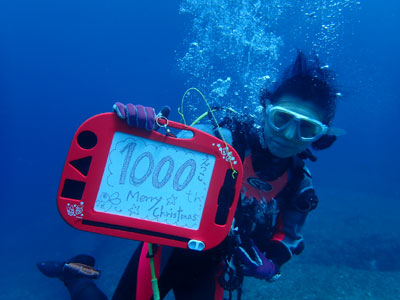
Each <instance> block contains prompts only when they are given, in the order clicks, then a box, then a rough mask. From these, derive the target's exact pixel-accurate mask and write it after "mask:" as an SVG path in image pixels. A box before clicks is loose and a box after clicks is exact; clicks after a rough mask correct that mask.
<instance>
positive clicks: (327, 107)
mask: <svg viewBox="0 0 400 300" xmlns="http://www.w3.org/2000/svg"><path fill="white" fill-rule="evenodd" d="M333 81H334V74H333V72H332V71H330V70H329V69H328V67H321V65H320V62H319V59H318V57H317V56H316V55H315V56H314V59H313V60H308V59H307V57H306V56H305V55H304V53H303V52H301V51H298V53H297V57H296V60H295V61H294V63H293V64H292V65H290V66H289V67H288V68H287V69H286V70H285V72H284V73H283V74H282V76H281V77H280V78H279V80H278V81H277V82H276V84H275V87H274V88H273V90H272V91H269V90H268V89H266V88H262V89H261V93H260V102H261V105H262V106H264V107H265V103H266V101H267V100H268V101H269V102H270V103H271V104H274V103H275V102H276V101H277V100H278V99H279V98H280V97H282V96H283V95H292V96H296V97H299V98H301V99H302V100H304V101H310V102H312V103H313V104H315V105H316V106H317V107H319V108H321V110H322V112H323V119H322V122H323V123H324V124H327V125H329V124H330V123H331V121H332V119H333V117H334V115H335V112H336V100H337V95H338V93H337V90H336V88H335V85H334V83H333ZM335 141H336V136H334V135H328V134H325V135H323V136H322V137H321V138H320V139H319V140H317V141H315V142H313V143H312V147H313V148H314V149H316V150H323V149H326V148H328V147H330V146H331V145H332V144H333V143H334V142H335Z"/></svg>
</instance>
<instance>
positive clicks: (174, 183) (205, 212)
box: [57, 113, 243, 250]
mask: <svg viewBox="0 0 400 300" xmlns="http://www.w3.org/2000/svg"><path fill="white" fill-rule="evenodd" d="M168 126H169V127H172V128H176V129H181V130H184V131H185V132H187V131H190V132H191V135H190V136H191V137H190V138H179V137H178V138H177V137H171V136H167V135H164V134H161V133H158V132H156V131H152V132H147V131H144V130H140V129H135V128H131V127H129V126H128V125H126V124H125V123H124V122H123V121H122V120H120V119H119V118H118V117H117V116H116V115H115V114H114V113H105V114H100V115H96V116H94V117H92V118H90V119H89V120H87V121H86V122H85V123H83V124H82V125H81V126H80V127H79V129H78V130H77V132H76V134H75V136H74V138H73V141H72V144H71V147H70V149H69V152H68V156H67V159H66V162H65V165H64V170H63V174H62V177H61V182H60V186H59V190H58V196H57V204H58V209H59V212H60V214H61V216H62V217H63V218H64V220H65V221H66V222H67V223H69V224H70V225H72V226H73V227H75V228H77V229H80V230H86V231H91V232H96V233H101V234H107V235H113V236H118V237H123V238H129V239H134V240H141V241H145V242H152V243H157V244H161V245H169V246H174V247H181V248H189V249H194V250H204V249H210V248H213V247H215V246H217V245H218V244H219V243H220V242H222V241H223V239H224V238H225V237H226V235H227V234H228V232H229V229H230V226H231V224H232V221H233V216H234V212H235V209H236V205H237V201H238V196H239V193H240V187H241V178H242V172H243V171H242V163H241V161H240V158H239V156H238V154H237V153H236V152H235V150H234V149H233V148H232V147H231V146H229V145H227V146H226V145H225V144H224V143H223V142H222V141H221V140H219V139H217V138H216V137H214V136H211V135H209V134H207V133H204V132H202V131H200V130H197V129H194V128H192V127H189V126H185V125H182V124H180V123H176V122H171V121H169V123H168ZM233 169H234V170H235V172H234V171H233ZM233 173H234V174H233Z"/></svg>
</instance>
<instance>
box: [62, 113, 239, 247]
mask: <svg viewBox="0 0 400 300" xmlns="http://www.w3.org/2000/svg"><path fill="white" fill-rule="evenodd" d="M168 126H169V127H172V128H177V129H182V130H189V131H192V132H193V137H192V138H190V139H186V138H185V139H179V138H174V137H169V136H166V135H164V134H161V133H158V132H156V131H151V132H147V131H144V130H139V129H135V128H131V127H129V126H128V125H126V124H125V122H123V121H122V120H120V119H119V118H118V117H117V116H116V114H114V113H104V114H100V115H96V116H94V117H92V118H90V119H89V120H87V121H86V122H85V123H83V124H82V125H81V126H80V127H79V129H78V130H77V132H76V133H75V136H74V138H73V141H72V144H71V147H70V149H69V152H68V155H67V159H66V162H65V165H64V170H63V173H62V177H61V181H60V186H59V189H58V195H57V206H58V210H59V212H60V214H61V216H62V217H63V219H64V220H65V221H66V222H67V223H68V224H70V225H71V226H73V227H75V228H77V229H80V230H85V231H90V232H96V233H100V234H106V235H112V236H117V237H122V238H128V239H133V240H141V241H145V242H152V243H156V244H161V245H169V246H173V247H180V248H188V241H190V240H194V241H201V242H203V243H204V250H206V249H210V248H213V247H215V246H217V245H218V244H219V243H220V242H222V241H223V239H224V238H225V237H226V236H227V234H228V232H229V229H230V227H231V224H232V221H233V217H234V213H235V210H236V206H237V202H238V197H239V194H240V188H241V182H242V174H243V168H242V163H241V160H240V158H239V156H238V154H237V153H236V151H235V150H234V149H233V148H232V147H231V146H230V145H228V147H229V151H230V152H232V156H233V157H234V158H235V160H236V161H237V163H236V164H235V165H234V169H235V170H236V171H237V172H238V173H237V174H236V175H235V176H237V179H236V183H235V186H234V190H235V196H234V199H233V202H232V205H231V206H230V208H229V214H228V217H227V221H226V223H225V224H223V225H218V224H216V223H215V221H214V220H215V216H216V213H217V209H218V195H219V191H220V189H221V187H222V186H223V184H224V179H225V176H226V173H227V171H229V170H231V164H230V163H229V162H228V160H227V159H226V158H223V154H222V153H221V152H220V150H219V149H218V147H215V146H212V145H213V144H217V143H218V144H221V143H222V144H223V142H222V141H221V140H219V139H217V138H216V137H214V136H211V135H209V134H207V133H204V132H202V131H200V130H197V129H195V128H193V127H189V126H185V125H183V124H180V123H176V122H172V121H169V123H168ZM84 131H89V132H92V133H94V134H95V135H96V137H97V143H96V145H95V146H94V147H93V148H91V149H84V148H82V147H81V146H80V145H79V144H78V141H77V138H78V136H79V134H80V133H82V132H84ZM116 131H118V132H123V133H127V134H131V135H135V136H140V137H143V138H147V139H152V140H155V141H159V142H162V143H167V144H171V145H175V146H178V147H183V148H187V149H192V150H196V151H199V152H203V153H208V154H211V155H213V156H215V158H216V160H215V165H214V169H213V172H212V177H211V181H210V186H209V189H208V194H207V199H206V201H205V204H204V209H203V215H202V219H201V222H200V226H199V228H198V229H197V230H193V229H187V228H183V227H178V226H173V225H168V224H162V223H158V222H154V221H148V220H142V219H135V218H132V217H125V216H117V215H113V214H109V213H103V212H97V211H95V210H94V204H95V202H96V197H97V194H98V190H99V187H100V184H101V180H102V176H103V173H104V168H105V166H106V163H107V158H108V154H109V151H110V146H111V143H112V138H113V135H114V133H115V132H116ZM89 156H90V157H91V163H90V167H89V171H88V173H87V176H85V175H83V174H82V172H79V171H78V170H77V169H76V168H75V167H73V166H72V165H71V164H70V162H71V161H74V160H79V159H81V158H84V157H89ZM66 180H76V181H80V182H84V184H85V187H84V190H83V194H82V197H81V199H80V200H76V199H71V198H67V197H63V196H62V191H63V187H64V184H65V181H66ZM199 250H201V249H199Z"/></svg>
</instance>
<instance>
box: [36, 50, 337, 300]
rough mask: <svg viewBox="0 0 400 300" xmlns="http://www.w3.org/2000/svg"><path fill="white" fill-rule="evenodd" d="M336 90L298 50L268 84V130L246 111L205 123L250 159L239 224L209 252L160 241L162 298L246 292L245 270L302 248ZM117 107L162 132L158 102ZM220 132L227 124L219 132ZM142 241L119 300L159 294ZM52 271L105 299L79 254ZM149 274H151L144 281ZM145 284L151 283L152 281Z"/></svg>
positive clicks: (72, 288) (263, 269) (263, 271)
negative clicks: (312, 167) (146, 268)
mask: <svg viewBox="0 0 400 300" xmlns="http://www.w3.org/2000/svg"><path fill="white" fill-rule="evenodd" d="M338 95H339V94H338V93H337V92H336V89H335V87H334V85H333V75H332V73H331V72H330V71H329V70H327V68H325V67H321V65H320V63H319V60H318V58H317V57H314V58H313V59H312V60H309V59H307V57H306V56H305V55H304V54H303V53H302V52H300V51H299V52H298V54H297V57H296V59H295V61H294V63H293V64H292V65H290V66H289V68H288V69H286V71H285V72H284V73H283V74H282V76H281V77H280V79H279V81H277V83H276V84H275V86H274V88H273V89H272V90H271V91H269V90H267V89H266V88H263V89H261V93H260V103H261V105H262V115H260V116H257V117H259V118H260V119H261V118H262V120H263V121H262V126H257V122H255V121H254V120H252V119H249V118H245V117H243V116H241V117H237V116H235V115H229V114H227V115H226V117H225V118H224V119H223V120H222V122H221V123H219V124H218V126H217V124H212V123H211V124H210V123H207V124H199V125H198V126H196V127H197V128H198V129H200V130H203V131H206V132H209V133H212V134H214V135H215V136H217V137H219V138H221V132H222V134H223V136H224V137H225V140H226V142H227V143H229V144H231V145H232V146H233V147H234V148H235V150H236V151H237V153H238V154H239V155H240V157H241V159H242V162H243V183H242V189H241V195H240V198H239V203H238V207H237V210H236V213H235V218H234V223H233V224H232V228H231V231H230V233H229V235H228V237H227V238H226V239H225V240H224V242H222V243H221V244H220V245H219V246H217V247H215V248H213V249H210V250H207V251H200V252H198V251H193V250H188V249H180V248H172V247H166V246H160V247H157V248H158V249H156V254H155V255H159V259H160V277H159V279H158V285H159V291H160V297H161V299H163V298H164V297H165V296H166V295H167V294H168V293H169V292H170V291H171V290H173V292H174V295H175V299H177V300H187V299H191V300H195V299H199V300H200V299H201V300H206V299H210V300H211V299H223V297H224V291H225V296H226V295H227V294H229V299H232V294H233V291H235V290H236V291H237V298H238V299H240V297H241V293H242V289H241V286H242V283H243V279H244V277H245V276H251V277H255V278H258V279H262V280H267V281H274V280H276V279H278V278H279V277H280V271H281V267H282V265H283V264H285V263H286V262H287V261H289V260H290V258H291V257H292V256H293V255H298V254H300V253H301V252H302V251H303V249H304V242H303V236H302V235H301V233H300V231H301V229H302V227H303V225H304V222H305V220H306V218H307V215H308V213H309V212H310V211H312V210H313V209H315V208H316V207H317V204H318V198H317V196H316V194H315V191H314V188H313V185H312V180H311V174H310V171H309V170H308V168H307V167H306V166H305V162H304V161H305V160H306V159H310V160H311V161H315V160H316V157H315V156H314V155H313V154H312V152H311V150H310V148H313V149H315V150H323V149H326V148H328V147H330V146H331V145H332V144H333V143H334V142H335V140H336V134H337V131H336V132H335V129H334V128H332V127H330V124H331V121H332V119H333V117H334V114H335V110H336V100H337V97H338ZM113 110H114V111H115V112H116V113H117V115H118V116H119V117H120V118H121V119H124V120H126V122H127V123H128V124H129V125H130V126H135V127H139V128H142V129H144V130H154V129H156V127H157V125H156V115H155V112H154V109H153V108H151V107H144V106H142V105H133V104H127V105H124V104H122V103H119V102H117V103H115V104H114V106H113ZM219 128H221V129H222V130H221V131H220V130H219ZM148 253H149V252H148V248H147V245H146V244H144V243H140V246H139V247H138V248H137V249H136V251H135V253H134V254H133V256H132V258H131V259H130V261H129V263H128V265H127V267H126V269H125V271H124V273H123V275H122V278H121V280H120V282H119V285H118V287H117V288H116V291H115V293H114V296H113V298H112V299H114V300H122V299H138V300H142V299H146V300H147V299H152V297H153V294H152V291H151V284H150V290H149V289H147V290H146V288H144V287H145V286H146V287H147V286H149V284H148V283H145V282H143V280H144V279H143V277H144V276H142V273H141V272H142V271H143V268H140V266H139V265H140V263H141V261H143V260H148ZM37 265H38V268H39V269H40V271H41V272H42V273H44V274H45V275H46V276H48V277H55V278H59V279H61V280H62V281H63V282H64V284H65V286H66V287H67V288H68V290H69V292H70V294H71V299H73V300H81V299H82V300H83V299H107V298H106V296H105V295H104V293H102V292H101V291H100V289H98V287H97V286H96V285H95V283H94V281H93V279H96V278H97V277H98V276H99V272H98V271H97V270H96V269H95V268H94V259H93V258H92V257H90V256H87V255H78V256H75V257H73V258H71V259H69V260H68V261H65V262H40V263H38V264H37ZM146 278H147V277H146ZM146 280H147V279H146Z"/></svg>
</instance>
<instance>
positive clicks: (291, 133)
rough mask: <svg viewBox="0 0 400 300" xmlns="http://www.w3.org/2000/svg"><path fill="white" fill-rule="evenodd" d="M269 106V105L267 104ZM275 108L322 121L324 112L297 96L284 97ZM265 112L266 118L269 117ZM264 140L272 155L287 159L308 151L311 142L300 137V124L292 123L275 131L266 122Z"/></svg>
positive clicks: (275, 104) (276, 103)
mask: <svg viewBox="0 0 400 300" xmlns="http://www.w3.org/2000/svg"><path fill="white" fill-rule="evenodd" d="M267 105H268V103H267ZM274 106H279V107H282V108H284V109H287V110H290V111H292V112H294V113H297V114H301V115H303V116H305V117H308V118H311V119H314V120H317V121H320V122H321V121H322V112H321V110H320V109H318V108H317V107H316V106H315V105H314V104H313V103H311V102H310V101H304V100H302V99H300V98H298V97H296V96H291V95H284V96H282V97H281V98H280V99H278V101H276V102H275V103H274ZM266 113H267V112H266V110H264V114H265V115H264V118H265V120H266V118H267V117H268V116H267V115H266ZM264 123H265V125H264V138H265V142H266V144H267V146H268V149H269V150H270V151H271V153H272V154H273V155H275V156H277V157H281V158H286V157H290V156H293V155H295V154H297V153H300V152H302V151H304V150H306V149H307V148H308V147H309V146H310V145H311V143H312V142H311V141H304V140H301V139H300V137H299V130H298V126H299V123H298V122H290V123H289V124H288V125H287V126H286V127H284V129H282V130H279V131H278V130H275V129H274V128H272V127H271V125H270V124H269V122H267V121H265V122H264Z"/></svg>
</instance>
